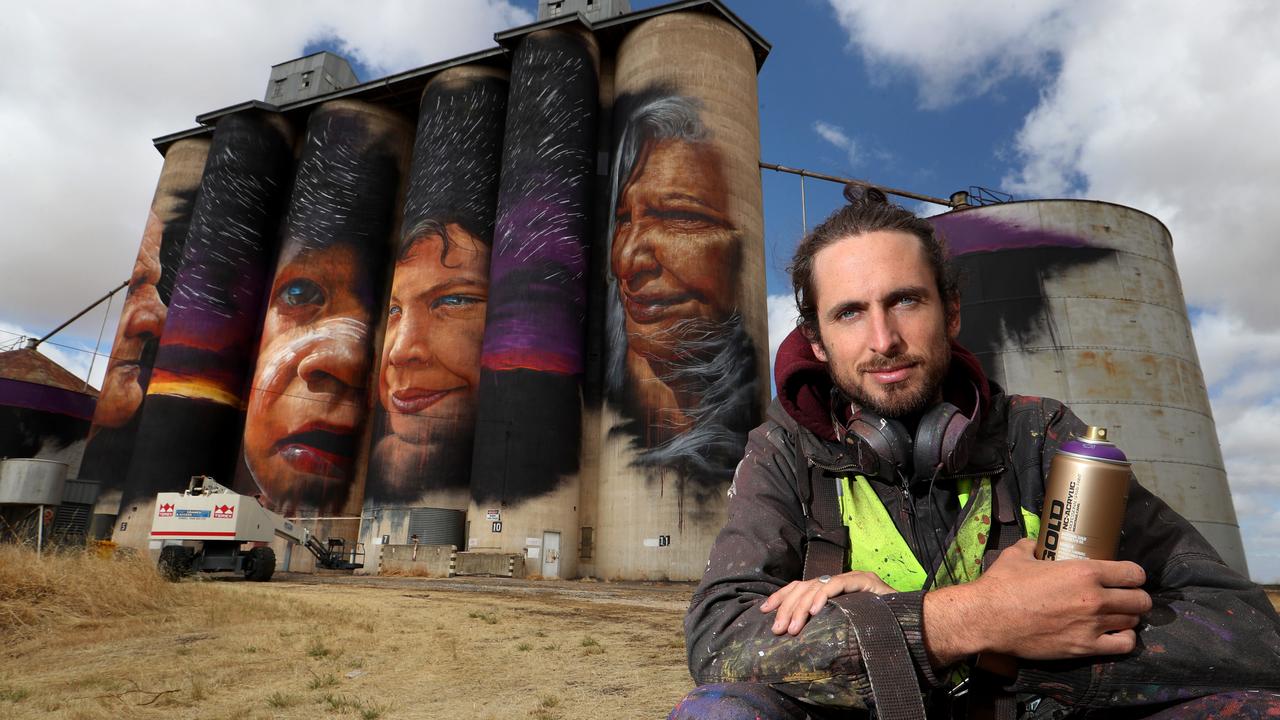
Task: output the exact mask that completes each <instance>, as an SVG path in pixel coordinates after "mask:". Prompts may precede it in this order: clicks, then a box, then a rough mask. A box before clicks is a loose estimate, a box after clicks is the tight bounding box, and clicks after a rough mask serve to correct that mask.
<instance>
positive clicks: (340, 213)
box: [235, 99, 412, 569]
mask: <svg viewBox="0 0 1280 720" xmlns="http://www.w3.org/2000/svg"><path fill="white" fill-rule="evenodd" d="M411 138H412V126H411V125H410V124H409V122H408V121H407V120H406V119H405V118H404V117H403V116H402V115H400V113H398V112H395V111H393V110H391V109H388V108H386V107H383V106H379V105H374V104H372V103H367V102H362V101H359V100H349V99H342V100H331V101H329V102H326V103H324V104H322V105H320V106H319V107H316V108H315V109H314V110H312V111H311V113H310V114H309V116H308V118H307V132H306V136H305V138H304V141H303V145H302V151H301V153H300V156H299V160H298V164H297V170H296V172H295V174H294V181H293V191H292V194H291V196H290V199H289V209H288V212H287V214H286V216H285V223H284V230H283V234H282V237H281V240H280V253H279V257H278V258H277V259H276V263H275V269H274V274H273V277H272V279H271V281H270V282H269V283H268V288H269V290H268V291H267V292H266V294H265V300H266V310H265V314H264V317H263V321H262V326H261V327H262V329H261V339H260V342H259V345H258V358H257V368H256V370H255V371H254V373H253V382H252V384H251V385H250V387H249V389H248V393H247V407H246V410H245V419H244V437H243V443H242V445H241V446H240V452H239V453H238V454H237V455H238V456H237V457H236V462H237V471H236V481H235V487H236V490H237V491H238V492H241V493H244V494H247V495H260V496H261V501H262V503H263V505H265V506H266V507H267V508H269V509H271V510H274V511H276V512H278V513H280V514H282V515H284V516H286V517H303V518H306V517H310V518H325V519H324V520H319V521H315V520H312V521H306V522H305V523H304V524H305V525H306V526H307V527H308V528H309V529H311V530H312V531H313V532H316V533H318V534H319V535H320V536H321V537H328V538H334V537H341V538H344V539H350V540H354V539H355V537H356V536H357V534H358V529H359V528H358V525H359V523H358V520H355V519H350V518H353V517H357V516H358V514H359V512H360V506H361V499H362V498H361V494H362V487H361V485H360V484H359V482H358V480H359V479H361V474H360V473H359V472H358V470H359V468H358V458H359V455H360V447H361V437H362V435H363V431H364V427H365V420H366V419H367V416H368V409H369V402H368V399H369V397H368V387H369V385H368V379H369V376H370V368H371V367H372V364H373V357H374V328H375V327H376V326H377V324H378V322H379V319H380V318H382V317H383V316H384V313H385V306H384V305H383V304H382V302H383V288H384V285H385V278H386V275H387V273H386V269H387V260H388V258H389V257H390V255H391V252H390V245H391V242H392V238H393V237H394V233H395V228H396V225H397V224H398V220H397V219H398V217H399V209H400V202H399V200H400V192H401V187H402V180H403V178H404V174H405V170H406V168H407V167H408V162H409V149H410V141H411ZM339 518H347V519H339ZM313 522H314V523H318V524H312V523H313ZM278 542H280V543H281V544H280V546H279V547H278V548H277V551H278V552H279V553H281V554H282V555H283V554H284V552H285V549H286V548H285V546H284V545H283V544H282V541H278ZM300 557H301V555H300ZM306 559H307V560H309V559H310V558H306ZM290 569H305V563H303V564H302V567H301V568H299V567H291V568H290Z"/></svg>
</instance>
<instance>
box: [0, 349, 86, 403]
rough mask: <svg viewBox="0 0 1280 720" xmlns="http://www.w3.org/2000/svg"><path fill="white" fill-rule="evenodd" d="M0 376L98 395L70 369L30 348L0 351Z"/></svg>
mask: <svg viewBox="0 0 1280 720" xmlns="http://www.w3.org/2000/svg"><path fill="white" fill-rule="evenodd" d="M0 378H5V379H7V380H20V381H22V382H29V383H35V384H37V385H48V386H49V387H56V388H61V389H63V390H70V391H72V392H78V393H83V394H85V395H88V396H90V397H94V398H96V397H98V390H97V389H96V388H94V387H93V386H89V387H88V388H86V387H85V384H84V378H81V377H76V376H75V375H74V374H73V373H72V372H71V371H70V370H67V369H66V368H64V367H62V366H61V365H59V364H58V363H56V362H54V361H53V360H50V359H49V358H47V357H45V356H44V355H42V354H41V353H40V352H39V351H37V350H34V349H31V348H22V349H20V350H10V351H9V352H4V353H0Z"/></svg>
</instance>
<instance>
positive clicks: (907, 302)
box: [898, 296, 920, 307]
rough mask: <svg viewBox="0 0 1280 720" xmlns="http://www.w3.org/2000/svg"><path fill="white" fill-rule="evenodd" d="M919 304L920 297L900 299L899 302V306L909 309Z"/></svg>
mask: <svg viewBox="0 0 1280 720" xmlns="http://www.w3.org/2000/svg"><path fill="white" fill-rule="evenodd" d="M919 302H920V298H918V297H914V296H907V297H904V298H901V299H899V300H898V304H899V305H905V306H908V307H910V306H912V305H916V304H918V303H919Z"/></svg>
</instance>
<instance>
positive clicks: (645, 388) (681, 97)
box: [584, 12, 769, 580]
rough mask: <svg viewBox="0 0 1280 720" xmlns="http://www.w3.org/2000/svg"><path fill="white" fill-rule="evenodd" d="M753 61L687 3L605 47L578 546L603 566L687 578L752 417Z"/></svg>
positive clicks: (717, 514) (741, 41) (704, 549)
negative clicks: (584, 489) (598, 399)
mask: <svg viewBox="0 0 1280 720" xmlns="http://www.w3.org/2000/svg"><path fill="white" fill-rule="evenodd" d="M756 71H757V64H756V56H755V53H754V52H753V48H752V45H751V42H750V40H749V38H748V37H747V36H746V35H745V34H744V32H743V31H742V29H741V28H739V27H735V26H734V25H733V24H732V23H730V22H728V21H727V20H725V19H722V18H720V17H716V16H713V15H711V14H705V13H699V12H674V13H670V14H666V15H661V16H658V17H654V18H651V19H649V20H646V21H644V22H642V23H640V24H639V25H637V26H636V27H635V28H634V29H633V30H631V31H630V33H628V35H627V36H626V38H625V39H624V40H623V41H622V44H621V46H620V47H619V49H618V53H617V64H616V71H615V75H614V98H613V146H612V147H611V148H610V156H611V168H610V192H609V213H610V215H609V222H608V232H607V234H606V237H605V238H604V241H605V243H607V245H608V250H607V251H606V252H605V253H604V257H605V263H606V266H605V267H604V268H602V271H603V272H604V273H605V275H606V281H605V292H604V304H605V311H604V314H605V323H604V324H605V329H604V332H605V342H604V343H603V345H604V348H605V350H604V411H603V413H602V415H601V423H602V427H601V433H600V436H601V439H602V447H601V449H600V453H599V471H598V481H597V483H596V485H595V487H594V490H595V492H594V496H595V505H596V507H595V513H594V523H595V525H596V527H595V528H594V532H593V536H594V537H593V545H594V547H593V548H592V554H593V556H594V557H593V558H592V559H593V562H594V571H595V574H597V575H599V576H601V577H606V578H611V577H625V578H647V579H668V578H669V579H674V580H693V579H697V578H699V577H701V575H702V572H703V569H704V566H705V563H706V557H707V553H708V551H709V549H710V546H711V543H712V541H713V540H714V538H715V535H716V533H717V532H718V531H719V529H720V527H721V526H722V525H723V524H724V509H725V491H726V490H727V489H728V487H729V483H730V482H731V480H732V477H733V470H734V467H735V466H736V464H737V462H738V460H739V459H740V458H741V457H742V450H743V447H744V445H745V442H746V435H747V433H748V432H749V431H750V429H751V428H752V427H754V426H755V425H756V424H758V423H759V421H760V418H761V411H762V408H763V403H764V397H765V392H766V390H767V388H768V385H769V384H768V380H767V379H766V376H765V373H766V372H767V370H768V362H767V360H766V358H765V352H766V348H767V346H768V342H767V329H766V318H765V289H764V287H765V284H764V262H763V255H764V244H763V218H762V216H761V210H760V197H761V187H760V171H759V160H760V129H759V118H758V114H757V99H756ZM587 496H588V494H587V493H584V497H587Z"/></svg>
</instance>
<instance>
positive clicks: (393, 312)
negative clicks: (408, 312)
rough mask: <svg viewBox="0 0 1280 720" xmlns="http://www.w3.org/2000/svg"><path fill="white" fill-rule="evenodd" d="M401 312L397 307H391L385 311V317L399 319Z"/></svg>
mask: <svg viewBox="0 0 1280 720" xmlns="http://www.w3.org/2000/svg"><path fill="white" fill-rule="evenodd" d="M401 312H403V311H402V310H401V309H400V306H399V305H392V306H391V307H390V308H388V309H387V316H388V317H399V316H400V313H401Z"/></svg>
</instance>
